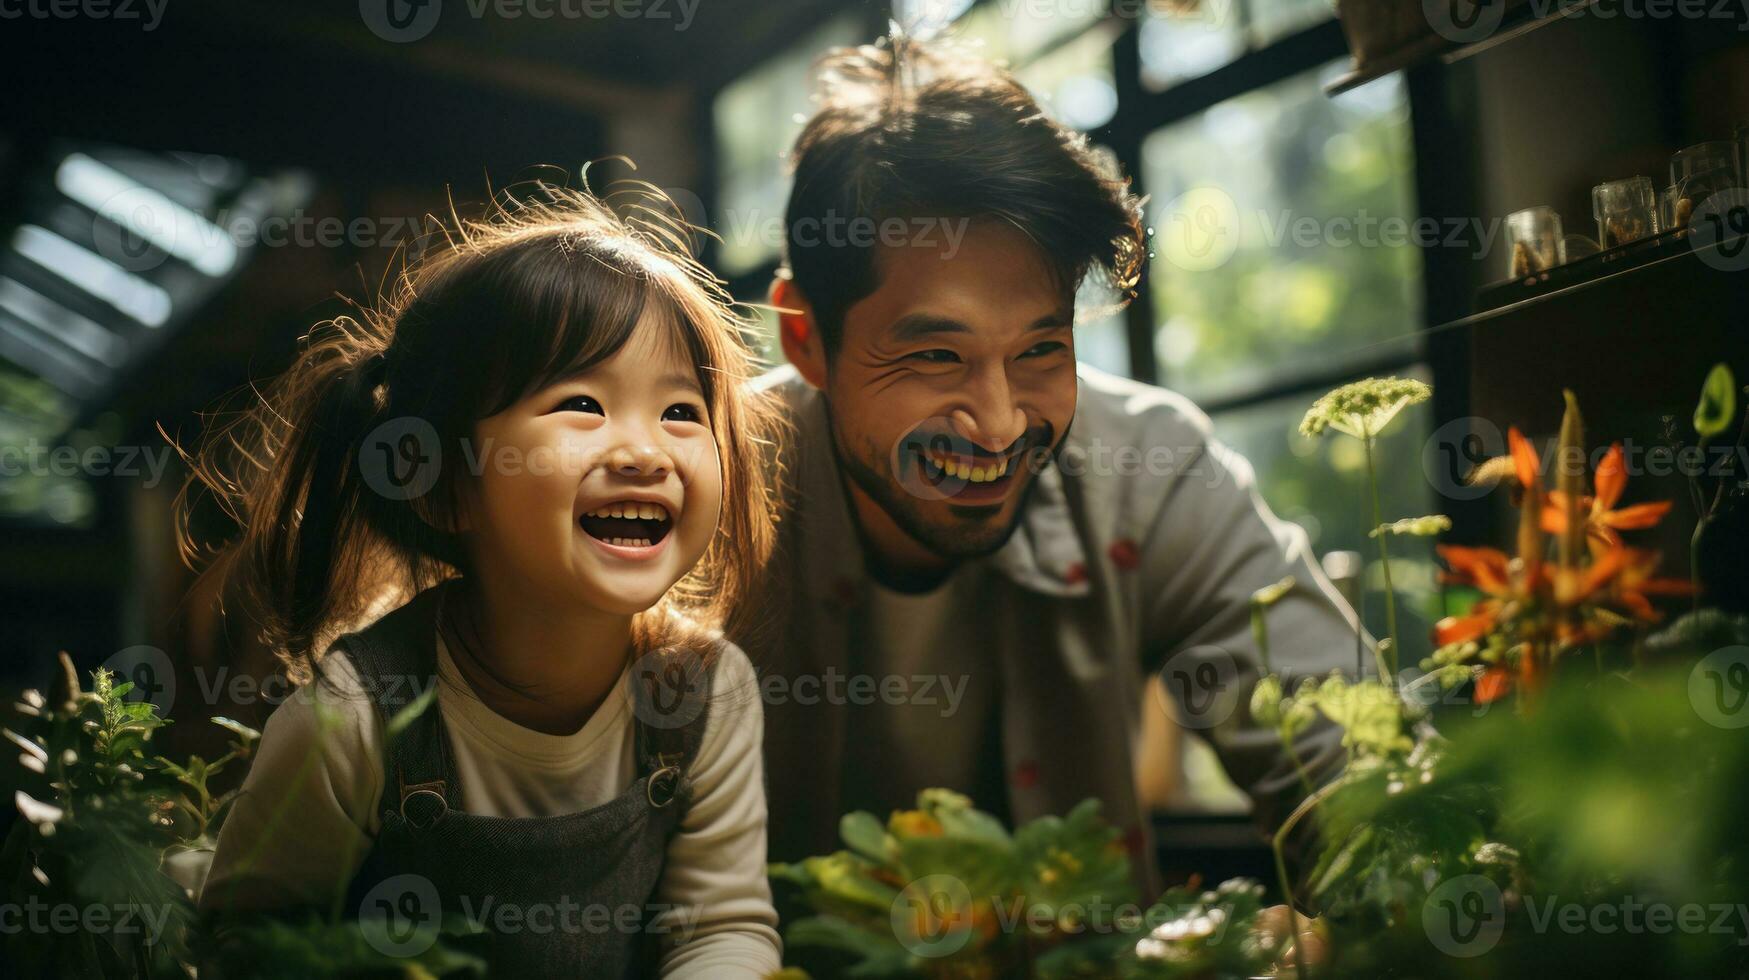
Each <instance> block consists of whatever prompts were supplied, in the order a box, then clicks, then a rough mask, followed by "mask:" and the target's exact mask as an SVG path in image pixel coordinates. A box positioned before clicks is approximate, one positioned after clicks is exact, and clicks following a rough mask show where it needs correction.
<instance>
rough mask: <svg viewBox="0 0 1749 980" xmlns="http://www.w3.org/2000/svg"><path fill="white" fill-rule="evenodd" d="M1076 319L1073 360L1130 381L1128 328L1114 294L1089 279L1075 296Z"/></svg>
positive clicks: (1112, 290)
mask: <svg viewBox="0 0 1749 980" xmlns="http://www.w3.org/2000/svg"><path fill="white" fill-rule="evenodd" d="M1075 316H1076V322H1075V360H1077V361H1080V362H1081V363H1083V364H1091V365H1093V366H1094V367H1096V368H1098V369H1100V370H1101V371H1106V372H1109V373H1111V374H1115V375H1117V376H1118V377H1122V378H1127V377H1129V375H1130V341H1129V327H1128V323H1127V321H1126V319H1125V314H1124V310H1123V306H1122V304H1121V303H1120V302H1119V301H1118V296H1117V291H1116V290H1114V289H1111V288H1110V287H1109V286H1104V285H1101V284H1100V283H1099V281H1098V280H1096V279H1089V280H1088V281H1087V282H1086V283H1085V284H1083V285H1082V287H1081V291H1080V292H1079V293H1078V294H1076V296H1075Z"/></svg>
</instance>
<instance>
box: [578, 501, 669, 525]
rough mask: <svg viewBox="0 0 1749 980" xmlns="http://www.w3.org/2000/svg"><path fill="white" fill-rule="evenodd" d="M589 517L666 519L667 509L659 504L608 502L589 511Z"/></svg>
mask: <svg viewBox="0 0 1749 980" xmlns="http://www.w3.org/2000/svg"><path fill="white" fill-rule="evenodd" d="M589 516H590V517H625V518H636V519H640V520H646V521H657V520H666V519H667V518H668V509H667V508H666V507H663V506H662V505H661V504H643V503H618V504H609V505H607V506H606V507H602V508H600V509H599V510H593V511H590V512H589Z"/></svg>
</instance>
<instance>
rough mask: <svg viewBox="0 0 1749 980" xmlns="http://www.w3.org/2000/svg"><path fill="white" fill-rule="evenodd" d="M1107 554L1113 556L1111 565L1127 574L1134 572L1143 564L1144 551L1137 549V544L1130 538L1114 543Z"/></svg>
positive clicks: (1120, 539)
mask: <svg viewBox="0 0 1749 980" xmlns="http://www.w3.org/2000/svg"><path fill="white" fill-rule="evenodd" d="M1107 553H1108V554H1109V555H1111V563H1112V564H1113V565H1116V566H1117V567H1119V568H1121V569H1123V570H1124V571H1126V572H1128V571H1132V570H1134V569H1135V567H1136V566H1137V565H1140V564H1141V563H1142V549H1140V548H1138V547H1136V543H1135V542H1134V541H1132V540H1130V539H1129V538H1119V539H1117V540H1116V541H1113V542H1112V543H1111V549H1110V550H1109V551H1108V552H1107Z"/></svg>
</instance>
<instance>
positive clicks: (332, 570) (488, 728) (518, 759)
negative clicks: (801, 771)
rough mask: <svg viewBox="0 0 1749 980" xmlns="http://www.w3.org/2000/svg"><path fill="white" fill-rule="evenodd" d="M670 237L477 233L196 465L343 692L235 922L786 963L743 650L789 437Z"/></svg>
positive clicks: (559, 957) (330, 347)
mask: <svg viewBox="0 0 1749 980" xmlns="http://www.w3.org/2000/svg"><path fill="white" fill-rule="evenodd" d="M639 213H640V214H643V215H645V217H644V218H643V220H642V221H638V222H634V221H630V220H621V219H619V218H617V217H615V215H614V214H613V213H612V212H611V211H610V210H609V209H608V208H607V207H606V206H605V205H604V204H602V203H600V202H598V201H597V200H595V199H594V198H591V197H589V196H588V195H586V194H579V193H573V192H565V191H555V190H552V189H551V188H546V189H544V192H543V194H542V197H541V199H540V200H538V201H535V202H527V201H524V202H519V203H506V204H503V205H500V206H499V207H498V208H497V209H496V210H495V212H494V213H493V214H492V215H491V216H489V217H488V218H487V219H486V220H484V221H479V222H469V223H464V224H462V225H461V226H460V228H459V229H458V232H459V233H456V234H452V235H450V236H449V237H448V238H447V239H446V241H445V244H446V247H445V248H443V249H442V250H441V251H439V252H437V253H435V254H433V255H430V256H427V257H426V258H424V259H423V260H421V261H419V262H417V263H415V264H414V266H413V267H412V268H411V269H410V270H408V271H406V272H404V273H403V274H402V275H401V276H400V277H399V278H398V279H397V281H396V286H395V288H394V289H393V291H392V295H391V296H390V297H389V299H388V300H387V301H386V303H385V304H384V308H383V309H382V310H381V311H380V312H375V313H371V314H368V315H366V316H365V317H364V321H363V322H359V321H357V320H353V319H351V318H342V319H341V320H337V321H334V322H332V323H329V324H326V325H324V326H322V327H319V328H318V329H317V330H316V331H315V332H313V333H312V334H311V336H310V337H308V338H306V343H305V347H304V349H303V352H302V357H301V358H300V359H299V361H298V363H297V364H296V366H295V367H294V368H293V369H292V370H291V371H290V372H289V373H288V374H287V375H286V376H285V377H284V378H282V379H281V380H280V381H279V382H278V383H277V386H276V387H275V388H273V389H271V390H270V391H269V392H268V393H267V395H266V396H265V397H264V398H263V399H262V400H261V403H260V404H259V405H258V406H256V407H255V409H254V410H253V411H251V412H249V413H247V414H246V415H244V416H243V417H242V418H241V419H240V420H239V421H237V422H236V423H234V424H233V425H231V426H230V427H228V428H226V429H225V430H223V431H221V432H220V433H219V435H218V436H217V437H216V438H215V439H213V440H211V441H209V442H208V444H207V446H206V448H205V449H204V450H203V452H202V453H201V454H200V455H199V456H198V457H197V458H196V460H195V463H196V477H197V479H198V481H199V486H203V487H205V488H206V489H208V490H210V491H211V492H213V493H215V494H217V496H218V498H219V500H220V502H221V503H223V504H225V505H226V506H227V507H228V508H229V509H230V511H231V513H232V515H233V516H234V517H235V518H236V519H237V521H238V522H239V524H240V526H241V529H242V530H241V537H240V540H238V541H236V542H235V543H234V544H233V546H232V547H230V548H228V549H227V551H226V556H227V557H226V559H225V561H226V565H225V566H224V567H222V568H221V569H220V571H221V572H222V573H223V574H225V575H227V576H228V577H229V578H230V580H231V581H232V582H233V583H234V584H235V585H237V586H239V587H240V588H239V591H240V592H241V594H243V595H245V596H246V597H248V599H249V600H250V602H249V603H248V605H249V606H250V609H251V612H252V613H253V614H254V615H255V616H256V617H258V619H259V621H260V623H261V624H262V625H263V626H264V628H265V633H266V636H267V638H268V640H269V642H270V643H271V644H272V645H273V649H276V650H282V651H284V652H285V657H286V660H287V663H288V665H289V666H290V668H291V669H292V672H293V676H294V679H298V680H310V679H311V678H312V677H313V678H314V679H313V680H310V682H309V683H306V684H305V686H304V687H303V688H302V689H300V691H299V692H298V694H297V695H295V696H294V697H292V698H291V699H289V700H288V701H286V702H285V703H284V704H282V705H280V706H279V707H278V708H277V709H276V710H275V712H274V714H273V716H272V718H271V719H270V720H269V721H268V724H267V726H266V731H265V733H264V735H263V737H262V741H261V745H260V749H259V753H258V755H257V757H256V759H255V761H254V764H253V768H252V769H251V771H250V773H249V776H248V779H247V781H246V782H245V784H244V787H243V792H242V794H241V796H240V797H239V799H238V800H237V802H236V804H235V807H234V809H233V810H232V812H231V813H230V815H229V817H228V819H227V822H226V823H225V825H224V829H223V832H222V833H221V835H220V838H219V843H218V850H217V854H216V856H215V858H214V862H213V868H212V871H211V873H210V876H209V878H208V881H207V884H206V887H205V891H204V894H203V896H202V904H203V906H204V907H205V908H208V909H211V910H214V911H216V912H221V913H223V912H227V911H245V910H292V909H298V908H308V907H315V908H319V909H323V910H327V909H330V908H338V907H341V903H342V902H344V903H346V904H345V907H346V908H349V909H353V910H356V912H357V914H358V915H359V916H360V917H361V922H362V923H363V924H364V925H365V926H366V928H365V936H366V938H367V939H368V940H369V941H370V942H371V944H372V945H373V946H375V947H376V948H377V949H378V951H379V952H384V953H388V954H390V955H407V956H411V955H417V954H418V953H420V952H423V951H424V950H425V949H427V948H429V946H430V944H431V942H432V933H433V931H434V930H435V927H436V926H437V925H438V924H439V923H440V922H442V923H451V922H454V921H456V920H457V919H458V918H463V919H467V920H471V921H472V922H473V923H474V924H475V925H478V926H480V927H483V928H484V930H485V931H486V932H488V933H490V934H491V952H490V958H491V960H492V965H493V967H494V971H493V972H494V974H501V975H505V976H529V977H546V976H589V977H608V976H623V975H628V974H636V975H647V974H649V973H651V972H655V971H656V970H657V969H658V968H659V971H660V973H661V974H662V975H664V976H669V977H711V978H719V977H759V976H763V975H765V974H766V973H768V972H770V971H772V970H775V969H776V968H777V967H778V962H779V954H778V938H777V933H776V928H775V927H776V915H775V913H774V912H773V910H772V906H771V897H770V891H769V886H768V884H767V881H766V878H765V866H764V862H765V823H766V807H765V797H764V788H763V775H762V769H761V761H760V756H761V735H762V729H761V725H762V719H761V713H760V706H759V702H758V699H757V697H756V691H755V688H754V679H753V673H752V670H751V667H750V666H749V664H748V662H747V660H746V657H745V656H744V655H743V654H742V653H741V651H740V650H739V649H738V648H736V647H735V646H733V645H731V644H729V643H727V642H726V641H724V640H723V639H722V634H721V633H720V632H717V631H716V629H717V628H718V627H721V626H722V625H724V621H725V615H726V612H727V611H728V610H731V609H733V608H735V605H736V602H737V600H738V599H739V598H740V597H741V596H742V595H743V594H744V592H745V590H746V588H747V587H748V583H749V581H750V579H751V576H752V575H753V573H754V571H755V568H756V566H757V564H758V563H759V562H760V561H761V560H763V558H764V557H765V555H766V554H767V553H768V552H769V550H770V543H771V540H772V527H771V520H772V518H771V513H770V510H769V504H768V496H767V487H766V485H765V477H764V476H763V475H762V473H763V470H762V468H761V466H760V465H759V457H758V453H759V451H760V450H759V444H760V443H761V442H762V441H763V440H764V439H765V438H766V433H767V430H768V426H769V424H770V422H769V419H770V418H771V416H770V414H769V413H768V412H767V410H766V409H765V408H764V407H763V406H762V405H760V404H757V403H755V402H753V401H752V400H751V398H752V396H750V395H749V394H747V393H746V390H745V386H744V384H743V382H744V381H745V380H746V379H747V377H748V374H749V371H750V359H749V355H748V352H747V349H746V347H745V345H744V344H743V343H742V341H741V338H740V337H739V336H738V333H737V327H738V326H739V321H737V320H736V319H735V318H734V317H733V315H732V314H731V313H730V312H729V309H728V306H727V304H726V302H725V296H724V294H723V293H722V291H721V289H720V287H719V286H718V285H717V283H716V282H715V280H713V279H711V278H710V277H709V275H708V274H707V273H705V272H704V271H703V270H702V269H701V268H700V267H698V266H697V265H695V264H694V263H693V262H692V261H691V260H690V258H688V257H687V256H686V255H685V254H684V252H683V251H681V250H680V248H678V247H677V246H678V245H679V238H678V237H677V235H676V234H675V233H674V226H672V225H671V224H668V223H665V222H662V221H660V220H659V219H656V218H653V217H651V216H650V212H649V211H647V210H640V212H639ZM185 540H186V539H185ZM385 589H388V590H390V591H389V592H388V593H387V598H385V591H384V590H385ZM408 596H411V597H412V598H411V600H410V601H406V602H405V604H404V605H401V606H400V607H399V608H397V609H395V610H394V611H392V612H389V613H388V614H387V615H385V616H381V618H379V619H377V621H376V622H375V623H374V624H373V625H370V626H368V627H365V628H363V629H360V630H357V631H356V632H350V633H346V635H339V636H338V638H337V639H336V636H337V634H340V633H341V632H343V631H344V630H346V629H348V628H351V627H354V626H357V625H358V624H362V623H365V622H368V621H369V620H370V619H371V617H372V614H373V612H378V611H380V610H381V609H382V607H384V606H386V605H393V604H394V603H395V602H397V601H401V600H405V599H406V598H407V597H408ZM323 651H325V655H324V656H321V657H319V658H318V657H317V656H316V654H318V653H322V652H323ZM433 690H434V691H435V704H432V703H431V701H430V697H429V696H427V697H422V695H427V694H428V692H431V691H433ZM414 927H427V928H424V929H418V928H414Z"/></svg>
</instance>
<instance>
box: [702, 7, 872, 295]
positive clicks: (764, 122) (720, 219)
mask: <svg viewBox="0 0 1749 980" xmlns="http://www.w3.org/2000/svg"><path fill="white" fill-rule="evenodd" d="M860 32H861V25H860V23H859V22H858V21H856V20H854V19H848V18H846V19H840V20H836V21H833V22H832V23H830V24H827V25H826V26H825V27H822V28H820V29H819V30H816V31H814V32H813V33H812V34H809V35H808V36H807V37H805V38H803V39H802V40H801V41H799V42H797V43H796V44H795V45H793V46H792V47H790V48H789V49H788V50H786V51H784V52H782V53H781V54H778V55H777V56H775V57H773V58H772V59H771V60H770V61H767V62H766V63H765V64H763V65H761V66H760V67H758V68H756V69H754V70H753V71H751V72H749V73H747V75H746V76H744V77H742V78H739V79H736V80H735V81H734V82H732V83H730V84H729V85H728V86H726V87H725V88H724V89H723V90H722V92H721V93H720V94H719V95H718V96H717V98H716V102H715V104H714V106H713V107H712V108H713V112H712V115H713V116H714V121H715V128H716V146H717V169H718V172H719V174H720V178H719V181H718V186H717V212H718V216H717V220H715V221H713V222H712V230H713V231H715V232H716V233H717V234H718V235H720V236H722V240H723V241H722V247H721V249H720V250H719V252H718V253H717V255H718V258H717V264H718V266H719V268H718V270H717V271H718V272H720V273H721V274H723V275H725V276H729V277H731V278H733V277H735V276H740V275H743V274H746V273H751V272H755V271H760V270H763V269H766V268H768V267H770V266H772V265H774V264H775V263H776V261H777V258H778V255H779V254H780V252H781V251H782V248H783V208H784V203H785V201H786V199H787V198H788V196H789V171H788V168H787V167H786V166H785V163H784V160H785V156H786V155H787V154H788V152H789V148H790V145H791V144H793V143H794V142H795V139H796V136H797V134H799V133H800V132H801V131H802V124H803V123H804V122H806V121H807V117H808V114H809V112H810V111H811V106H812V101H811V99H812V95H813V66H814V62H815V60H817V59H818V58H819V57H820V56H821V55H822V54H825V53H826V51H827V50H828V49H830V48H834V47H840V46H843V45H846V44H855V43H856V42H857V41H858V40H859V39H860ZM743 298H746V297H743Z"/></svg>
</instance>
